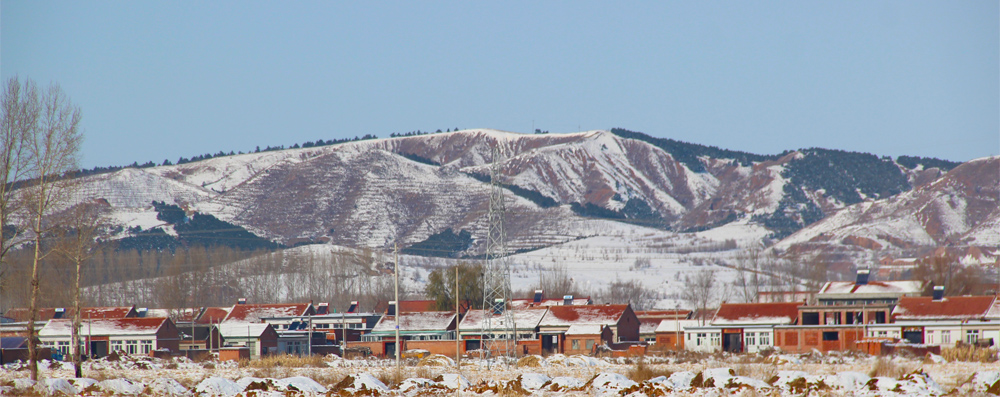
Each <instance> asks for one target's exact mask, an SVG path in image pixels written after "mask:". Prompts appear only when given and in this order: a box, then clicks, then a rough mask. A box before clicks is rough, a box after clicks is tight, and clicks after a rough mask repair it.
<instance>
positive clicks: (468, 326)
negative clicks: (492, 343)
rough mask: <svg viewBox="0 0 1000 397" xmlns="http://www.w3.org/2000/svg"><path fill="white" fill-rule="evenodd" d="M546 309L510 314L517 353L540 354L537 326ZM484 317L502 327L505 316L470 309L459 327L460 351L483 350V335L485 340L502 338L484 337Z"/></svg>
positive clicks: (518, 311) (541, 307)
mask: <svg viewBox="0 0 1000 397" xmlns="http://www.w3.org/2000/svg"><path fill="white" fill-rule="evenodd" d="M547 311H548V308H547V307H545V306H540V307H532V308H527V309H521V310H514V311H512V312H511V318H512V319H513V320H514V329H515V333H516V334H517V344H518V345H519V350H518V351H519V352H521V353H522V354H523V353H524V352H525V351H527V352H528V353H529V354H541V350H540V348H539V344H538V324H539V323H540V322H541V321H542V317H544V316H545V313H546V312H547ZM486 316H489V319H490V324H491V325H494V326H501V325H503V321H504V320H505V318H506V316H505V314H503V313H494V311H493V310H483V309H470V310H469V311H468V312H466V313H465V317H463V318H462V321H461V323H460V327H459V334H460V335H459V338H461V339H462V349H463V350H465V351H468V350H478V349H481V348H483V344H482V340H483V338H484V335H485V337H486V338H487V339H490V338H499V337H503V336H502V335H493V334H490V335H486V334H487V332H485V331H484V329H483V326H484V325H485V320H486Z"/></svg>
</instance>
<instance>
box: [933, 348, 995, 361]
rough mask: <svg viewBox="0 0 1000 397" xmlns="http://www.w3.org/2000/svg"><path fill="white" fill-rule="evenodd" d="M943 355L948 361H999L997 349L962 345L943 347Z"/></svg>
mask: <svg viewBox="0 0 1000 397" xmlns="http://www.w3.org/2000/svg"><path fill="white" fill-rule="evenodd" d="M941 357H944V359H945V360H948V361H965V362H977V363H992V362H994V361H997V349H995V348H985V347H976V346H961V347H950V348H944V349H941Z"/></svg>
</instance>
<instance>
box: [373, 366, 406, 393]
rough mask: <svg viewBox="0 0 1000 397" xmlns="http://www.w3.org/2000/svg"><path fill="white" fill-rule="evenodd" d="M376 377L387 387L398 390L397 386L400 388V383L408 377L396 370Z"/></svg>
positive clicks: (390, 370)
mask: <svg viewBox="0 0 1000 397" xmlns="http://www.w3.org/2000/svg"><path fill="white" fill-rule="evenodd" d="M375 377H376V378H377V379H378V380H380V381H382V383H385V385H386V386H389V387H390V388H393V389H394V388H396V386H399V383H400V382H402V381H404V380H405V379H406V377H405V376H403V372H402V371H397V370H396V369H395V368H392V369H387V370H385V371H382V372H379V374H378V375H376V376H375Z"/></svg>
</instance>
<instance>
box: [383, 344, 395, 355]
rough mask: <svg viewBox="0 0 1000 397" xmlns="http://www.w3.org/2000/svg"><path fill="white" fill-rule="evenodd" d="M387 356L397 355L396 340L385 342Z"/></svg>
mask: <svg viewBox="0 0 1000 397" xmlns="http://www.w3.org/2000/svg"><path fill="white" fill-rule="evenodd" d="M385 356H386V357H396V342H386V343H385Z"/></svg>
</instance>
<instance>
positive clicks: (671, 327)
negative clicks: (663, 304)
mask: <svg viewBox="0 0 1000 397" xmlns="http://www.w3.org/2000/svg"><path fill="white" fill-rule="evenodd" d="M698 323H699V322H698V320H679V321H677V320H663V321H660V324H659V325H658V326H657V327H656V331H655V332H656V333H661V332H677V331H680V332H684V328H687V327H697V326H698ZM677 327H680V329H679V330H678V329H677Z"/></svg>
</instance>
